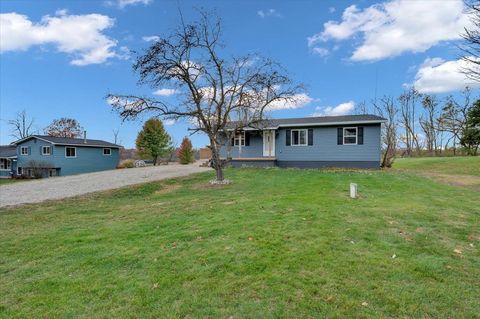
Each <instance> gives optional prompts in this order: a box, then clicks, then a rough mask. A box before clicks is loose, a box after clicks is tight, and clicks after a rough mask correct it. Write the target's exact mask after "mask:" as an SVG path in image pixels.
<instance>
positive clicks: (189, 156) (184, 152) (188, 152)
mask: <svg viewBox="0 0 480 319" xmlns="http://www.w3.org/2000/svg"><path fill="white" fill-rule="evenodd" d="M177 157H178V161H179V162H180V164H190V163H193V162H194V161H195V157H194V155H193V147H192V142H191V141H190V139H189V138H188V137H184V138H183V140H182V144H181V145H180V148H179V149H178V152H177Z"/></svg>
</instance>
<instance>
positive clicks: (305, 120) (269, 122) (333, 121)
mask: <svg viewBox="0 0 480 319" xmlns="http://www.w3.org/2000/svg"><path fill="white" fill-rule="evenodd" d="M384 121H386V120H385V119H384V118H383V117H380V116H377V115H371V114H362V115H340V116H316V117H300V118H287V119H265V120H263V121H262V122H260V123H259V124H257V125H255V128H258V129H262V128H267V127H268V128H270V127H271V128H276V127H280V126H283V127H286V126H287V127H288V126H306V125H312V126H315V125H342V124H362V123H381V122H384ZM237 123H238V122H231V127H232V128H233V127H235V126H236V124H237Z"/></svg>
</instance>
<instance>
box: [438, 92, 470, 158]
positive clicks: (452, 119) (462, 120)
mask: <svg viewBox="0 0 480 319" xmlns="http://www.w3.org/2000/svg"><path fill="white" fill-rule="evenodd" d="M470 107H471V91H470V89H469V88H468V87H467V88H465V90H464V91H463V103H459V102H457V101H456V100H455V99H454V98H453V97H452V96H448V97H447V98H446V102H445V105H444V107H443V109H442V113H441V114H440V116H439V118H438V127H439V130H441V131H444V132H447V133H449V134H450V138H449V139H448V140H447V142H446V145H449V144H450V142H452V147H453V154H454V155H456V148H457V144H458V142H459V141H460V138H461V137H462V136H463V132H464V131H465V129H466V128H467V115H468V110H469V109H470Z"/></svg>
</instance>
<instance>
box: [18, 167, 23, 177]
mask: <svg viewBox="0 0 480 319" xmlns="http://www.w3.org/2000/svg"><path fill="white" fill-rule="evenodd" d="M22 174H23V171H22V168H21V167H17V175H22Z"/></svg>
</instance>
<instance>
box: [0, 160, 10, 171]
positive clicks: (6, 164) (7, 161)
mask: <svg viewBox="0 0 480 319" xmlns="http://www.w3.org/2000/svg"><path fill="white" fill-rule="evenodd" d="M3 159H4V160H5V168H0V171H11V170H12V161H11V160H10V159H8V158H1V159H0V161H1V160H3ZM9 164H10V165H9ZM9 166H10V167H9Z"/></svg>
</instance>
